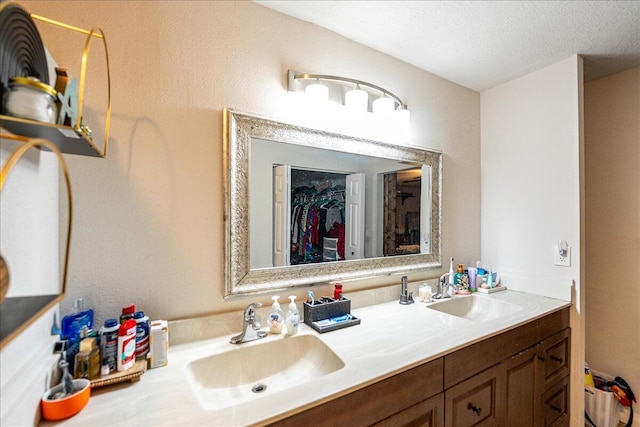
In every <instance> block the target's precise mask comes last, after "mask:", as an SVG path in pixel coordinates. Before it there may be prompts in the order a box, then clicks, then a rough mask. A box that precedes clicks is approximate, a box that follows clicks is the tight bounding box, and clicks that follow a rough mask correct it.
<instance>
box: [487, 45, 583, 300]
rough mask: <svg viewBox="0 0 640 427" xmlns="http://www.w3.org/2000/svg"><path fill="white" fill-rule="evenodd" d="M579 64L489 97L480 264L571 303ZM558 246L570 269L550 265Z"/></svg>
mask: <svg viewBox="0 0 640 427" xmlns="http://www.w3.org/2000/svg"><path fill="white" fill-rule="evenodd" d="M577 62H578V58H577V57H572V58H570V59H568V60H565V61H563V62H560V63H558V64H555V65H552V66H550V67H547V68H545V69H542V70H540V71H537V72H535V73H531V74H529V75H526V76H524V77H521V78H519V79H516V80H512V81H510V82H508V83H505V84H503V85H500V86H498V87H495V88H493V89H490V90H487V91H485V92H483V93H482V94H481V98H480V99H481V101H480V105H481V111H482V119H481V123H482V258H483V262H484V263H485V264H487V265H488V264H491V265H492V266H493V267H494V269H496V270H498V271H499V272H500V273H501V276H502V277H503V279H504V280H505V282H506V284H507V286H509V287H510V288H513V289H518V290H523V291H527V292H533V293H539V294H543V295H548V296H554V297H559V298H564V299H567V300H569V299H570V297H571V293H570V288H571V284H572V281H573V280H577V279H578V278H579V271H580V270H579V267H580V259H579V256H580V221H579V219H580V187H579V177H580V175H579V155H580V152H579V142H580V140H579V126H580V123H579V90H580V82H579V81H578V65H577ZM559 239H564V240H566V241H567V242H568V243H569V245H571V246H572V263H571V267H558V266H555V265H554V263H553V249H554V245H555V244H556V242H557V241H558V240H559Z"/></svg>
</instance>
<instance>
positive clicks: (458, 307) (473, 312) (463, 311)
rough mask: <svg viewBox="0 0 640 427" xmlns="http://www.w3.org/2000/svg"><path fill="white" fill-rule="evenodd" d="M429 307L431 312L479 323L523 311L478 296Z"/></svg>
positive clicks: (460, 298) (446, 301)
mask: <svg viewBox="0 0 640 427" xmlns="http://www.w3.org/2000/svg"><path fill="white" fill-rule="evenodd" d="M427 307H428V308H430V309H431V310H436V311H440V312H442V313H446V314H450V315H452V316H457V317H462V318H463V319H468V320H475V321H479V322H487V321H489V320H494V319H498V318H501V317H505V316H510V315H512V314H515V313H517V312H518V311H520V310H522V308H521V307H520V306H518V305H515V304H511V303H508V302H504V301H500V300H497V299H493V298H488V297H480V296H476V295H470V296H465V297H457V298H452V299H447V300H444V301H441V302H437V303H435V304H431V305H429V306H427Z"/></svg>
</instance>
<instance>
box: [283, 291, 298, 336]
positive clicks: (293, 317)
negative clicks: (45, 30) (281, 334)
mask: <svg viewBox="0 0 640 427" xmlns="http://www.w3.org/2000/svg"><path fill="white" fill-rule="evenodd" d="M289 300H290V301H291V302H290V303H289V310H288V311H287V318H286V324H287V335H295V334H297V333H298V324H299V323H300V312H299V311H298V307H297V306H296V303H295V301H296V297H295V296H294V295H291V296H290V297H289Z"/></svg>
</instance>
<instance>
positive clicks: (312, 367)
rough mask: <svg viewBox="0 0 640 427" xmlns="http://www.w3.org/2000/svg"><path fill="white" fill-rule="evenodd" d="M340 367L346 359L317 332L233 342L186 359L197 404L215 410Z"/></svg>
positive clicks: (309, 379)
mask: <svg viewBox="0 0 640 427" xmlns="http://www.w3.org/2000/svg"><path fill="white" fill-rule="evenodd" d="M229 345H231V344H229ZM232 346H233V345H232ZM343 367H344V362H343V361H342V360H341V359H340V358H339V357H338V356H337V355H336V354H335V353H334V352H333V351H332V350H331V349H330V348H329V347H327V345H326V344H325V343H323V342H322V341H321V340H320V339H318V338H317V337H316V336H314V335H295V336H292V337H283V338H278V339H276V340H274V341H265V342H260V341H254V342H251V343H245V344H240V345H238V346H233V349H231V350H229V351H225V352H223V353H218V354H214V355H211V356H207V357H204V358H201V359H196V360H193V361H191V362H189V363H188V364H187V366H186V370H187V377H188V380H189V383H190V385H191V388H192V390H193V391H194V392H195V395H196V397H197V398H198V402H199V403H200V405H201V406H202V407H203V408H204V409H206V410H218V409H222V408H226V407H229V406H233V405H237V404H240V403H243V402H248V401H251V400H255V399H259V398H260V397H262V396H267V395H271V394H274V393H278V392H279V391H282V390H286V389H288V388H291V387H294V386H297V385H300V384H304V383H306V382H309V381H313V380H314V379H317V378H319V377H322V376H324V375H328V374H330V373H332V372H335V371H337V370H339V369H342V368H343Z"/></svg>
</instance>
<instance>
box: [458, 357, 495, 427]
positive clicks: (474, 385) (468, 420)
mask: <svg viewBox="0 0 640 427" xmlns="http://www.w3.org/2000/svg"><path fill="white" fill-rule="evenodd" d="M498 372H499V371H498V369H497V368H491V369H488V370H486V371H484V372H481V373H479V374H478V375H476V376H474V377H471V378H469V379H468V380H466V381H463V382H461V383H460V384H458V385H456V386H454V387H451V388H450V389H448V390H447V391H446V392H445V426H447V427H468V426H469V427H470V426H477V427H480V426H494V425H498V416H497V413H496V411H497V408H499V402H497V399H498V395H497V389H496V387H497V385H498Z"/></svg>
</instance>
